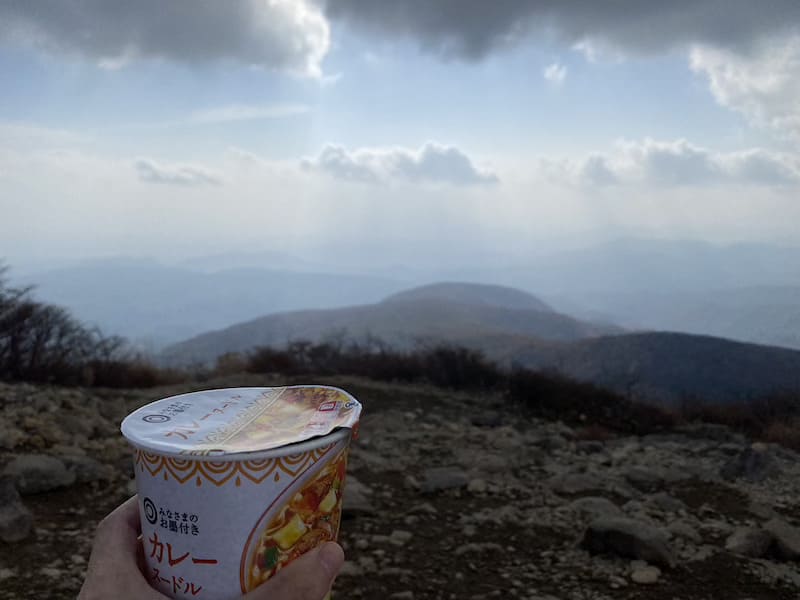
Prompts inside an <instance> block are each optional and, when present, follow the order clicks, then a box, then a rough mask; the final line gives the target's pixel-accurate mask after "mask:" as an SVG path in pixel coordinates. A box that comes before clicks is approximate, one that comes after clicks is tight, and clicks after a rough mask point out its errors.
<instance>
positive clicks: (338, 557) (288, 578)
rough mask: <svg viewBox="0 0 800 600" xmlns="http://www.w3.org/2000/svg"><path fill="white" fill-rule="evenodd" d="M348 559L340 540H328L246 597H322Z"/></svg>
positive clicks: (273, 599) (295, 599)
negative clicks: (338, 541) (345, 557)
mask: <svg viewBox="0 0 800 600" xmlns="http://www.w3.org/2000/svg"><path fill="white" fill-rule="evenodd" d="M342 563H344V551H343V550H342V547H341V546H339V544H336V543H334V542H328V543H326V544H323V545H322V546H320V547H319V548H315V549H314V550H312V551H310V552H307V553H306V554H304V555H303V556H301V557H300V558H298V559H297V560H295V561H294V562H293V563H291V564H290V565H289V566H288V567H286V568H284V569H281V570H280V571H278V573H277V574H276V575H275V576H274V577H272V578H271V579H270V580H268V581H267V582H266V583H265V584H264V585H261V586H259V587H258V588H256V589H255V590H254V591H252V592H250V593H249V594H247V595H246V596H245V597H244V599H243V600H322V599H323V598H324V597H325V595H326V594H327V593H328V592H329V591H330V589H331V585H333V580H334V579H335V578H336V575H338V574H339V570H340V569H341V568H342Z"/></svg>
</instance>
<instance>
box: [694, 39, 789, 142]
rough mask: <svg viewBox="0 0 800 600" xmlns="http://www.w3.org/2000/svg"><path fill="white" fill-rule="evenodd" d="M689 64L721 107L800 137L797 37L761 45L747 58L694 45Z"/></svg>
mask: <svg viewBox="0 0 800 600" xmlns="http://www.w3.org/2000/svg"><path fill="white" fill-rule="evenodd" d="M690 60H691V62H690V64H691V67H692V69H693V70H694V71H696V72H698V73H703V74H704V75H706V76H707V77H708V80H709V85H710V88H711V92H712V93H713V94H714V98H716V100H717V102H719V103H720V104H721V105H722V106H725V107H728V108H730V109H733V110H735V111H738V112H740V113H742V114H743V115H744V116H745V117H747V118H748V119H749V120H750V121H751V122H754V123H756V124H760V125H766V126H769V127H771V128H773V129H774V130H775V131H777V132H778V133H780V134H783V135H785V136H791V137H794V138H797V139H800V35H793V36H790V37H786V38H781V39H774V40H771V41H770V42H764V43H761V44H760V45H759V46H758V47H757V49H756V50H755V51H754V52H752V53H751V54H749V55H744V54H740V53H736V52H733V51H730V50H724V49H720V48H714V47H710V46H695V47H694V48H693V49H692V51H691V58H690Z"/></svg>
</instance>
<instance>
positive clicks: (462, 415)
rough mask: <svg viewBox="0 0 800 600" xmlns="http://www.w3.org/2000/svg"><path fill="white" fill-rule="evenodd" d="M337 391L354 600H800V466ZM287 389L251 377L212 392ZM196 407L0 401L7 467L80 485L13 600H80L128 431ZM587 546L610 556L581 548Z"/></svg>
mask: <svg viewBox="0 0 800 600" xmlns="http://www.w3.org/2000/svg"><path fill="white" fill-rule="evenodd" d="M330 381H331V382H332V383H334V384H338V385H341V386H342V387H345V388H346V389H349V390H351V391H353V392H354V393H355V394H356V395H357V396H358V397H359V398H360V399H361V400H362V401H363V403H364V405H365V417H364V421H363V424H362V430H361V438H360V440H359V441H358V442H357V443H356V445H355V447H354V449H353V453H352V459H351V462H350V484H349V485H350V490H349V492H348V494H349V498H348V500H349V501H350V506H349V507H348V517H349V518H348V519H347V520H346V521H345V522H344V526H343V527H344V529H343V533H342V542H343V544H344V546H345V548H346V551H347V556H348V562H347V563H346V566H345V571H344V572H343V574H342V576H341V577H340V578H339V580H338V582H337V584H336V587H337V590H338V594H339V597H344V598H380V597H387V596H388V597H394V598H417V599H418V598H475V599H478V598H493V597H514V598H564V599H576V600H577V599H589V598H592V599H598V600H599V599H605V598H629V599H635V598H648V599H651V600H653V599H655V600H660V599H664V600H672V599H673V598H681V599H698V600H699V599H705V598H731V599H735V598H741V599H744V598H751V599H764V600H766V599H767V598H769V599H778V600H780V599H784V598H785V599H787V600H788V599H789V598H792V599H793V598H797V596H798V592H799V591H800V575H798V571H797V564H796V563H794V562H792V561H793V560H797V559H798V558H800V532H799V531H798V530H796V529H793V528H792V527H791V523H792V522H794V521H795V520H796V519H800V511H798V509H797V507H796V498H797V497H798V493H800V461H798V458H800V457H798V456H797V455H796V454H794V453H791V452H789V451H787V450H783V449H781V448H779V447H771V446H764V447H762V446H757V447H756V449H755V450H753V449H751V448H750V445H749V443H748V441H747V440H745V439H744V438H743V437H741V436H740V435H738V434H734V433H732V432H731V431H729V430H727V429H725V428H723V427H718V426H696V427H688V428H685V429H684V430H682V431H680V432H674V433H669V434H660V435H649V436H643V437H620V438H617V437H613V436H609V435H608V434H607V432H605V431H604V430H601V429H599V428H597V427H593V426H592V425H591V424H589V423H587V424H586V426H584V427H578V428H570V427H568V426H566V425H563V424H561V423H556V422H544V421H538V420H535V419H532V418H530V417H527V416H524V415H522V414H521V413H519V412H518V411H514V410H508V407H504V406H502V400H501V398H500V397H499V396H492V395H488V394H475V395H467V394H460V393H459V394H457V393H452V392H445V391H442V390H439V389H435V388H430V387H423V386H412V385H402V386H401V385H389V384H378V383H374V382H370V381H367V380H363V379H353V378H332V379H330ZM276 383H279V382H278V381H277V380H276V379H275V378H269V377H261V376H255V375H249V376H236V377H229V378H226V379H220V380H215V381H211V382H206V384H203V387H210V386H214V387H223V386H232V385H260V384H273V385H274V384H276ZM186 389H188V386H183V387H182V388H177V387H172V388H162V389H156V390H148V391H146V392H142V391H130V392H120V391H102V390H90V391H86V390H80V389H63V388H46V387H35V386H30V385H15V386H6V385H3V386H0V411H1V412H2V414H1V415H0V416H1V417H2V419H0V423H2V426H0V447H1V448H2V451H1V452H0V468H2V467H3V466H4V465H6V464H8V463H9V462H10V461H12V460H13V459H14V458H15V457H17V456H19V455H21V454H23V453H31V452H35V453H41V454H46V455H50V456H53V457H55V458H56V459H58V460H59V461H61V462H63V463H65V464H66V465H68V467H69V468H70V469H72V471H73V472H76V473H77V475H78V479H79V480H83V481H85V482H84V483H72V484H71V485H67V486H66V487H62V488H59V489H54V490H52V491H48V492H44V493H39V494H33V495H26V496H24V498H23V501H24V503H25V504H26V505H27V506H28V507H29V508H30V509H31V510H32V511H33V514H34V518H35V531H34V532H33V534H32V535H31V536H29V537H28V538H27V539H26V540H24V541H22V542H17V543H14V544H2V543H0V598H3V599H5V598H28V597H47V598H54V599H60V598H64V599H66V598H73V597H74V596H75V593H76V591H77V589H78V588H79V585H80V581H81V577H82V572H83V569H84V567H85V563H86V558H87V557H88V553H89V547H90V538H91V534H92V530H93V527H94V526H95V524H96V523H97V521H98V520H99V519H100V518H101V517H102V515H103V514H105V513H106V512H107V511H108V510H110V509H111V508H112V507H113V506H115V505H116V504H117V503H119V502H120V501H121V500H123V499H124V498H125V497H126V496H127V495H128V493H129V491H128V490H129V477H130V461H129V456H128V451H127V448H126V446H125V443H124V441H122V440H121V439H120V436H119V435H118V433H117V426H118V423H119V420H120V419H121V418H122V416H123V415H124V414H126V413H127V412H128V411H130V410H131V409H133V408H134V407H136V406H138V405H140V404H142V403H144V402H146V401H149V400H150V399H153V398H155V397H160V396H164V395H168V394H172V393H177V392H179V391H184V390H186ZM598 438H601V439H598ZM95 459H96V461H95ZM723 475H724V477H723ZM58 477H59V476H58V474H54V475H53V476H52V480H51V483H52V482H57V481H58ZM356 482H358V483H356ZM62 483H67V482H66V481H63V482H62ZM590 523H593V525H592V526H591V527H590ZM587 527H589V531H591V532H592V533H591V535H589V536H588V538H589V539H588V540H585V541H589V542H590V545H591V546H592V548H593V549H594V550H601V549H603V550H604V551H603V552H601V553H599V554H596V555H595V554H592V553H590V552H589V551H588V550H587V549H586V547H582V546H581V543H580V542H581V540H582V539H583V538H584V535H585V532H586V531H587ZM614 532H616V533H614ZM759 540H760V545H759ZM726 546H727V547H726ZM637 554H638V555H639V556H640V558H643V559H644V560H645V561H646V562H644V561H641V560H639V561H637V560H636V555H637ZM747 554H751V555H752V554H755V555H758V556H747ZM648 582H649V583H648Z"/></svg>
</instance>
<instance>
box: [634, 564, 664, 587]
mask: <svg viewBox="0 0 800 600" xmlns="http://www.w3.org/2000/svg"><path fill="white" fill-rule="evenodd" d="M659 577H661V569H659V568H658V567H654V566H652V565H642V566H637V567H635V568H634V569H633V571H632V572H631V581H633V582H634V583H638V584H639V585H653V584H655V583H658V578H659Z"/></svg>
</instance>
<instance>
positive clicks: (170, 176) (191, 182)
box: [134, 158, 222, 186]
mask: <svg viewBox="0 0 800 600" xmlns="http://www.w3.org/2000/svg"><path fill="white" fill-rule="evenodd" d="M134 168H135V169H136V173H137V175H138V176H139V179H141V180H142V181H146V182H147V183H162V184H168V185H180V186H203V185H221V184H222V180H221V178H220V177H219V176H217V175H216V174H214V173H213V172H211V171H209V170H207V169H205V168H203V167H197V166H192V165H165V164H163V163H158V162H156V161H154V160H152V159H149V158H139V159H137V160H136V161H135V162H134Z"/></svg>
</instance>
